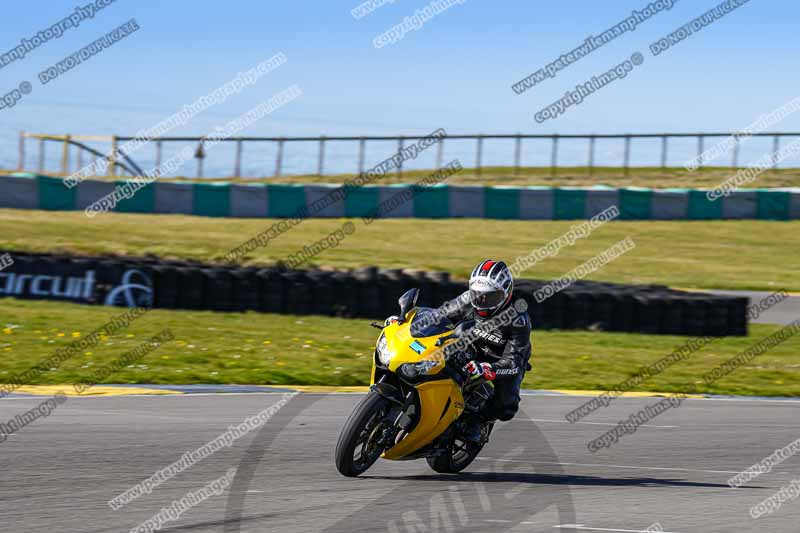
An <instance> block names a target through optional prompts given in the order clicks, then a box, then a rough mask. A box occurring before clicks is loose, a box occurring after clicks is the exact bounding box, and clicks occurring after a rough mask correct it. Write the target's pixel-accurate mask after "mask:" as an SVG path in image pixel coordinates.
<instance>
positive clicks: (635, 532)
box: [523, 522, 679, 533]
mask: <svg viewBox="0 0 800 533" xmlns="http://www.w3.org/2000/svg"><path fill="white" fill-rule="evenodd" d="M523 523H524V522H523ZM553 527H554V528H558V529H575V530H579V531H620V532H622V533H647V530H646V529H614V528H607V527H587V526H584V525H582V524H563V525H560V526H553ZM663 533H679V532H677V531H664V532H663Z"/></svg>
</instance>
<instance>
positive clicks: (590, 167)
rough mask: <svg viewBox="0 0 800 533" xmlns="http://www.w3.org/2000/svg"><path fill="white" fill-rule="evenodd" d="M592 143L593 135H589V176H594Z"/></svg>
mask: <svg viewBox="0 0 800 533" xmlns="http://www.w3.org/2000/svg"><path fill="white" fill-rule="evenodd" d="M594 143H595V136H594V135H592V136H590V137H589V176H590V177H591V176H594Z"/></svg>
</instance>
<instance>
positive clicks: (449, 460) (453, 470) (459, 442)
mask: <svg viewBox="0 0 800 533" xmlns="http://www.w3.org/2000/svg"><path fill="white" fill-rule="evenodd" d="M482 449H483V444H474V443H471V442H467V441H465V440H463V439H462V438H461V437H458V436H457V437H454V438H453V440H452V441H451V443H450V446H448V447H447V452H445V453H443V454H441V455H435V456H433V457H426V458H425V460H426V461H428V465H429V466H430V467H431V468H433V469H434V470H435V471H436V472H439V473H440V474H457V473H458V472H461V471H462V470H464V469H465V468H466V467H468V466H469V465H470V464H471V463H472V461H474V460H475V458H476V457H477V456H478V454H479V453H480V452H481V450H482Z"/></svg>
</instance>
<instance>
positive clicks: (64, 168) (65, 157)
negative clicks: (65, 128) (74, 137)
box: [61, 135, 71, 176]
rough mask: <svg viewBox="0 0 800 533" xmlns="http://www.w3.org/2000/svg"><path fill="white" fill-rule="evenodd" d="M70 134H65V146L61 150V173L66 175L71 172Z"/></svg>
mask: <svg viewBox="0 0 800 533" xmlns="http://www.w3.org/2000/svg"><path fill="white" fill-rule="evenodd" d="M70 139H71V136H70V135H65V136H64V140H63V147H62V150H61V173H62V174H64V175H65V176H66V175H67V174H69V146H70V145H69V141H70Z"/></svg>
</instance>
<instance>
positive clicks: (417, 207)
mask: <svg viewBox="0 0 800 533" xmlns="http://www.w3.org/2000/svg"><path fill="white" fill-rule="evenodd" d="M123 183H124V182H122V181H119V182H109V181H95V180H86V181H83V182H81V183H80V184H79V185H78V186H77V187H76V188H73V189H68V188H67V187H65V186H64V184H63V181H62V180H61V179H60V178H52V177H48V176H36V175H33V174H14V175H11V176H0V208H19V209H49V210H62V211H63V210H83V209H85V208H86V207H87V206H89V205H91V204H92V203H94V202H95V201H97V200H99V199H100V198H101V197H102V196H105V195H107V194H110V193H111V192H112V191H114V188H115V186H116V184H120V185H121V184H123ZM337 187H338V186H337V185H282V184H264V183H254V184H228V183H215V184H211V183H192V182H180V183H172V182H161V181H157V182H155V183H151V184H149V185H147V186H145V187H144V188H143V189H141V190H139V191H138V192H137V193H136V194H135V195H134V196H133V197H132V198H130V199H124V200H122V201H121V202H120V203H119V205H117V207H116V208H115V209H114V210H115V211H117V212H124V213H158V214H185V215H198V216H209V217H247V218H266V217H270V218H286V217H291V216H294V214H295V213H296V212H297V211H298V210H299V209H300V208H302V207H303V206H304V205H305V206H311V205H312V204H313V203H314V202H316V201H318V200H320V199H321V198H323V197H325V196H326V195H328V194H330V193H331V192H332V191H334V190H336V188H337ZM410 187H415V186H413V185H365V186H363V187H358V188H354V189H351V190H350V191H348V194H347V195H346V196H345V197H344V198H338V199H337V201H336V202H334V203H331V205H326V206H325V207H324V208H323V209H319V210H317V211H315V212H310V213H309V214H308V216H310V217H315V218H328V217H333V218H340V217H358V216H368V215H369V214H370V213H374V212H375V210H376V209H377V207H378V205H380V203H381V202H384V201H387V200H389V199H390V198H391V197H392V196H394V195H396V194H398V193H401V192H403V191H404V190H407V189H408V188H410ZM415 191H416V192H417V194H415V195H414V199H413V201H410V202H406V203H404V204H403V205H401V206H400V207H399V208H397V209H394V210H392V211H390V212H388V213H384V214H383V215H382V216H385V217H395V218H492V219H500V220H574V219H587V218H591V217H592V216H594V215H596V214H597V213H599V212H601V211H603V210H604V209H607V208H609V207H611V206H612V205H616V206H617V207H619V210H620V217H619V218H620V219H621V220H726V219H758V220H793V219H800V189H743V190H739V191H734V192H732V193H731V194H730V195H729V196H727V197H724V198H720V199H719V200H716V201H713V202H712V201H709V200H708V199H707V198H706V191H701V190H692V189H641V188H624V189H613V188H608V187H592V188H571V187H560V188H559V187H556V188H551V187H481V186H461V185H445V184H439V185H433V186H430V187H417V188H416V189H415ZM423 191H424V192H423Z"/></svg>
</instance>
